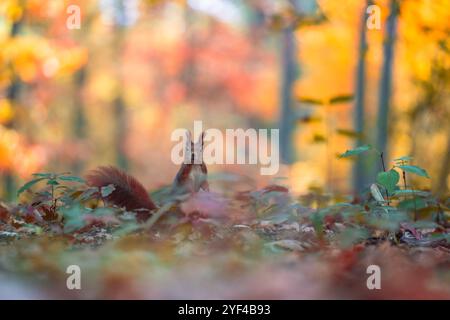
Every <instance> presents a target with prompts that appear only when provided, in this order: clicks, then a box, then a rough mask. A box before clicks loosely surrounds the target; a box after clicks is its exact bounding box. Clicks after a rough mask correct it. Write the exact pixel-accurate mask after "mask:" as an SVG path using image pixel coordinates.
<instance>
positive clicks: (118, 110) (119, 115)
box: [114, 26, 129, 170]
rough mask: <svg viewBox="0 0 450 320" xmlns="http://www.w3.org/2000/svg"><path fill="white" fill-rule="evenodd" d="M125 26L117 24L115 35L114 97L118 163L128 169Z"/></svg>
mask: <svg viewBox="0 0 450 320" xmlns="http://www.w3.org/2000/svg"><path fill="white" fill-rule="evenodd" d="M123 32H124V30H123V28H122V27H120V26H116V36H115V41H114V42H115V43H114V46H115V54H116V61H117V62H118V64H117V70H116V72H117V73H116V79H117V82H118V92H117V95H116V98H115V99H114V116H115V120H116V121H115V122H116V125H115V134H114V138H115V149H116V164H117V165H118V166H119V167H120V168H122V169H124V170H126V169H128V166H129V163H128V158H127V155H126V152H125V142H126V132H127V115H126V106H125V100H124V97H123V70H122V63H121V60H122V49H123Z"/></svg>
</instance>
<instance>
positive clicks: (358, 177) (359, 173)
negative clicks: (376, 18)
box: [353, 0, 372, 195]
mask: <svg viewBox="0 0 450 320" xmlns="http://www.w3.org/2000/svg"><path fill="white" fill-rule="evenodd" d="M371 4H372V0H367V4H366V6H364V8H363V15H362V20H361V25H360V31H359V49H358V66H357V70H356V88H355V107H354V108H355V113H354V119H353V121H354V128H355V131H356V132H357V133H358V136H357V138H356V145H355V147H359V146H361V145H363V143H364V127H365V125H364V113H365V112H364V109H365V105H364V98H365V82H366V52H367V33H366V30H367V27H366V21H367V19H368V13H367V7H368V6H370V5H371ZM364 164H365V162H364V158H363V157H357V158H356V160H355V165H354V167H353V190H354V191H353V192H354V194H355V195H357V194H358V193H360V192H361V190H362V189H363V187H364V186H365V184H366V177H365V170H364V169H365V168H364V167H365V165H364Z"/></svg>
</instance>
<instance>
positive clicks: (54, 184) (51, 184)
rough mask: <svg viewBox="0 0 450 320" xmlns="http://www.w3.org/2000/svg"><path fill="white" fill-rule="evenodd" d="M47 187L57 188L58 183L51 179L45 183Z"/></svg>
mask: <svg viewBox="0 0 450 320" xmlns="http://www.w3.org/2000/svg"><path fill="white" fill-rule="evenodd" d="M47 185H49V186H57V185H59V182H58V181H56V179H51V180H48V181H47Z"/></svg>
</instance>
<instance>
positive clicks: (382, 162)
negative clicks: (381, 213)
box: [380, 152, 390, 206]
mask: <svg viewBox="0 0 450 320" xmlns="http://www.w3.org/2000/svg"><path fill="white" fill-rule="evenodd" d="M380 157H381V165H382V166H383V171H384V172H386V166H385V165H384V157H383V152H381V154H380ZM385 189H386V201H387V205H388V206H389V205H390V202H389V192H388V190H387V188H385Z"/></svg>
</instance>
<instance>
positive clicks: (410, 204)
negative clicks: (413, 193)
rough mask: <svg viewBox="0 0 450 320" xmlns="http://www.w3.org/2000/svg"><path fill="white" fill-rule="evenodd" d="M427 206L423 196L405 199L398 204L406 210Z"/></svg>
mask: <svg viewBox="0 0 450 320" xmlns="http://www.w3.org/2000/svg"><path fill="white" fill-rule="evenodd" d="M426 206H427V203H426V202H425V201H424V200H423V199H421V198H414V199H407V200H403V201H401V202H400V203H399V204H398V207H399V208H400V209H404V210H420V209H423V208H425V207H426Z"/></svg>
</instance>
